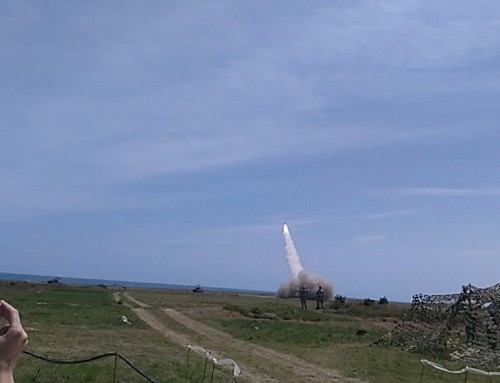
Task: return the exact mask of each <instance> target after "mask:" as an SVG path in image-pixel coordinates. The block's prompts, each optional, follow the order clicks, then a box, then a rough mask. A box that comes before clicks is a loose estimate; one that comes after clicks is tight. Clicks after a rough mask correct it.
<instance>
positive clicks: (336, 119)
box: [0, 0, 500, 300]
mask: <svg viewBox="0 0 500 383" xmlns="http://www.w3.org/2000/svg"><path fill="white" fill-rule="evenodd" d="M499 36H500V4H499V3H498V2H497V1H481V3H480V5H479V4H478V3H472V2H470V1H460V0H453V1H451V0H450V1H440V2H428V1H427V2H423V1H418V0H409V1H405V2H401V1H351V0H349V1H347V0H346V1H313V2H310V1H307V2H305V1H288V0H287V1H274V2H253V1H237V2H235V1H210V2H201V1H198V2H194V1H178V2H165V1H149V2H138V1H106V2H102V1H85V2H77V1H66V2H59V1H57V2H56V1H45V2H36V1H31V2H25V1H20V0H12V1H4V2H3V3H2V4H1V5H0V43H1V47H2V49H1V50H0V79H1V80H0V83H1V84H2V86H1V90H0V97H1V103H0V105H1V107H0V108H1V113H0V137H1V140H0V257H1V259H2V271H4V272H16V273H35V274H47V275H62V276H73V277H89V278H105V279H121V280H134V281H149V282H161V283H176V284H197V283H201V284H203V285H210V286H220V287H237V288H245V289H259V290H275V289H276V288H277V287H278V286H279V284H281V283H282V282H285V281H286V280H287V278H288V269H287V265H286V261H285V256H284V254H285V253H284V243H283V237H282V224H283V222H284V221H286V222H288V224H289V226H290V230H291V233H292V236H293V239H294V241H295V245H296V247H297V250H298V252H299V255H300V256H301V260H302V262H303V264H304V266H305V267H306V268H307V269H309V270H310V271H312V272H313V273H319V274H322V275H324V276H325V277H327V278H330V279H331V280H332V281H333V283H334V288H335V292H336V293H340V294H343V295H348V296H351V297H359V298H364V297H373V298H378V297H380V296H384V295H386V296H387V297H388V298H389V299H395V300H396V299H397V300H409V299H410V298H411V295H412V294H414V293H418V292H424V293H445V292H455V291H458V290H459V289H460V286H461V285H462V284H466V283H473V284H475V285H478V286H488V285H491V284H494V283H497V282H499V279H500V278H499V270H500V236H499V232H500V230H499V227H500V225H499V223H498V222H499V219H498V217H499V215H500V167H499V165H498V164H499V163H500V150H499V139H500V130H499V128H498V121H500V108H498V105H499V104H500V65H499V63H500V37H499Z"/></svg>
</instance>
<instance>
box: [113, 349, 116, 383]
mask: <svg viewBox="0 0 500 383" xmlns="http://www.w3.org/2000/svg"><path fill="white" fill-rule="evenodd" d="M113 383H116V351H115V361H114V366H113Z"/></svg>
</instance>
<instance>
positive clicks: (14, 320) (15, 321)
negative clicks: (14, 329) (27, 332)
mask: <svg viewBox="0 0 500 383" xmlns="http://www.w3.org/2000/svg"><path fill="white" fill-rule="evenodd" d="M0 315H1V316H3V317H4V318H5V319H7V322H9V324H10V325H11V326H20V325H21V318H20V317H19V312H18V311H17V310H16V309H15V308H14V307H12V306H11V305H10V304H8V303H7V302H5V301H4V300H2V301H0Z"/></svg>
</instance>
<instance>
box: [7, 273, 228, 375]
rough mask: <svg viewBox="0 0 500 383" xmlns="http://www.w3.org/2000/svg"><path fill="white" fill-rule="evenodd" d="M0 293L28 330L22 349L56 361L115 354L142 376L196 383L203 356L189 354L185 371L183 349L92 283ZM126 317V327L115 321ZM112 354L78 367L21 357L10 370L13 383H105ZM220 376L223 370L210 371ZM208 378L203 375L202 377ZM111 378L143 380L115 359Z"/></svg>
mask: <svg viewBox="0 0 500 383" xmlns="http://www.w3.org/2000/svg"><path fill="white" fill-rule="evenodd" d="M0 296H1V297H2V299H5V300H7V301H9V302H11V303H12V304H14V305H15V306H16V307H17V308H18V309H19V311H20V314H21V317H22V321H23V326H24V327H25V329H26V331H27V332H28V334H29V344H28V347H27V350H29V351H32V352H35V353H36V354H40V355H43V356H49V357H53V358H56V359H64V360H74V359H83V358H87V357H90V356H95V355H98V354H102V353H108V352H118V353H120V354H122V355H123V356H125V357H126V358H127V359H129V360H130V361H131V362H132V363H133V364H134V365H135V366H136V367H137V368H139V369H140V370H142V371H143V372H145V373H146V374H147V375H149V376H151V377H153V378H154V379H157V380H160V381H162V382H172V383H176V382H179V383H181V382H185V376H186V374H188V379H189V380H188V381H190V382H191V381H192V382H196V381H201V378H202V374H203V367H204V358H202V357H200V356H198V355H193V356H192V358H191V363H190V368H189V369H187V370H186V350H185V349H184V348H183V347H180V346H178V345H175V344H172V343H170V342H169V341H168V340H166V339H164V338H163V337H161V336H158V334H157V332H156V331H154V330H153V329H151V328H149V327H148V326H146V325H145V324H144V323H143V322H142V321H140V320H139V319H138V318H137V317H136V316H135V314H134V313H133V312H132V311H131V310H130V309H129V308H128V307H126V306H125V305H119V304H117V303H116V302H115V301H114V299H113V291H111V290H108V289H103V288H99V287H93V286H83V287H82V286H80V287H77V286H56V285H44V284H30V283H16V284H15V285H10V284H8V283H5V282H2V283H0ZM122 315H126V316H127V318H129V319H130V320H131V321H132V325H130V326H129V325H125V324H123V323H121V320H120V319H121V316H122ZM113 374H114V358H110V359H106V360H99V361H95V362H91V363H86V364H79V365H58V364H52V363H47V362H43V361H40V360H38V359H34V358H32V357H30V356H28V355H24V356H23V357H22V358H21V359H20V361H19V362H18V365H17V368H16V370H15V381H16V383H33V382H56V383H58V382H61V383H62V382H71V383H86V382H89V383H90V382H95V383H101V382H102V383H104V382H106V383H108V382H112V381H113V380H112V378H113ZM215 376H216V377H218V378H220V379H222V377H225V376H227V371H225V370H224V371H223V370H221V369H220V368H218V369H217V370H216V375H215ZM207 379H208V378H207ZM116 381H117V382H125V381H126V382H144V379H143V378H141V377H140V376H138V375H137V374H136V373H135V372H134V371H133V370H132V369H131V368H130V367H129V366H127V365H126V364H125V363H124V362H122V361H120V360H118V361H117V380H116Z"/></svg>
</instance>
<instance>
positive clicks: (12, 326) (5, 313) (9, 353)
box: [0, 300, 28, 383]
mask: <svg viewBox="0 0 500 383" xmlns="http://www.w3.org/2000/svg"><path fill="white" fill-rule="evenodd" d="M0 317H3V318H5V319H6V320H7V324H5V325H4V326H2V328H0V383H4V382H12V381H13V380H12V373H13V372H14V368H15V367H16V363H17V361H18V360H19V358H20V357H21V354H22V352H23V349H24V347H25V346H26V344H27V343H28V335H27V334H26V332H25V331H24V329H23V326H22V325H21V319H20V318H19V312H18V311H17V310H16V309H15V308H14V307H12V306H11V305H10V304H8V303H7V302H5V301H3V300H1V301H0Z"/></svg>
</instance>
